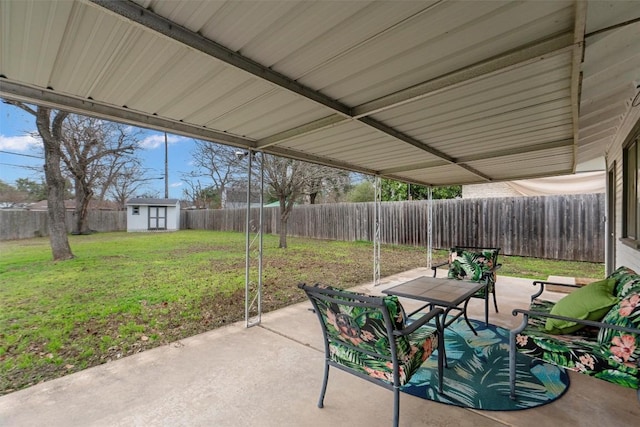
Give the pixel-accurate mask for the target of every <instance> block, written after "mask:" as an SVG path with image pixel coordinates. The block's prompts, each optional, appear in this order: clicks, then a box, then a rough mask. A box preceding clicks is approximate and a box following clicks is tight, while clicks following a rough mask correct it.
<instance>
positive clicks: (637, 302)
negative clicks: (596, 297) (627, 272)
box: [598, 293, 640, 363]
mask: <svg viewBox="0 0 640 427" xmlns="http://www.w3.org/2000/svg"><path fill="white" fill-rule="evenodd" d="M602 322H603V323H608V324H610V325H617V326H623V327H627V328H634V329H638V330H640V294H638V293H633V294H628V295H627V296H626V297H625V298H623V299H622V300H621V301H620V302H619V303H617V304H616V305H614V306H613V307H612V308H611V310H609V313H607V314H606V316H605V317H604V319H602ZM598 343H599V344H601V345H602V346H604V347H605V348H607V349H608V350H609V351H610V352H611V354H612V355H613V357H614V358H615V359H616V360H618V361H619V362H623V363H625V362H634V361H636V360H637V359H638V358H640V334H638V333H633V332H624V331H617V330H614V329H606V328H603V329H600V332H599V333H598Z"/></svg>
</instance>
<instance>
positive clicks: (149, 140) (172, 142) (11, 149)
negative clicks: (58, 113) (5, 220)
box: [0, 102, 194, 199]
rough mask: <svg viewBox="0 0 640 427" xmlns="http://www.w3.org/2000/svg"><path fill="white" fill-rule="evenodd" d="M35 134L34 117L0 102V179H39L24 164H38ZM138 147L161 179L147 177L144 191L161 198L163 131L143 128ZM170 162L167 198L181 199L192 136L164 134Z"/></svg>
mask: <svg viewBox="0 0 640 427" xmlns="http://www.w3.org/2000/svg"><path fill="white" fill-rule="evenodd" d="M34 132H35V133H36V135H37V132H36V122H35V117H34V116H32V115H31V114H29V113H27V112H25V111H23V110H21V109H20V108H18V107H15V106H13V105H7V104H4V103H2V102H0V181H3V182H5V183H7V184H10V185H15V182H16V179H19V178H29V179H31V180H32V181H37V182H41V181H42V180H43V179H44V173H38V172H35V171H33V170H32V169H29V168H27V167H25V166H41V165H43V164H44V160H43V159H42V158H41V156H42V154H41V151H40V149H41V147H42V142H41V141H40V140H39V139H36V138H33V137H32V136H31V134H33V133H34ZM142 138H143V139H142V141H141V143H140V146H141V148H142V149H141V150H140V151H139V152H138V155H139V156H140V158H141V159H142V162H143V165H142V167H143V168H145V169H146V170H147V171H148V172H147V176H148V177H151V178H160V179H153V180H149V181H148V184H146V185H145V187H144V189H141V191H143V192H147V191H150V192H157V195H158V196H159V197H164V189H165V183H164V133H162V132H157V131H152V130H148V129H142ZM167 141H168V144H167V146H168V149H167V151H168V163H169V198H175V199H181V198H183V197H184V196H183V189H184V188H185V184H184V183H183V182H182V180H181V178H182V176H183V175H184V174H186V173H188V172H190V171H191V170H192V169H193V166H192V158H191V152H192V151H193V148H194V142H193V139H191V138H185V137H182V136H178V135H172V134H167Z"/></svg>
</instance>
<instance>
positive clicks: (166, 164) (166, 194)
mask: <svg viewBox="0 0 640 427" xmlns="http://www.w3.org/2000/svg"><path fill="white" fill-rule="evenodd" d="M168 153H169V149H168V148H167V133H166V132H165V133H164V198H165V199H168V198H169V156H168Z"/></svg>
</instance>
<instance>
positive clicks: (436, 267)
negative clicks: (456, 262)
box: [431, 261, 449, 277]
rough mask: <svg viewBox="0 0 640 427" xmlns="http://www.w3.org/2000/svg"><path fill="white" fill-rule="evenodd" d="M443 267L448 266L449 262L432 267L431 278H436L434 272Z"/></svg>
mask: <svg viewBox="0 0 640 427" xmlns="http://www.w3.org/2000/svg"><path fill="white" fill-rule="evenodd" d="M445 265H449V261H445V262H441V263H440V264H436V265H432V266H431V269H432V270H433V277H436V270H437V269H438V268H440V267H444V266H445Z"/></svg>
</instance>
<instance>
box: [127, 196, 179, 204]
mask: <svg viewBox="0 0 640 427" xmlns="http://www.w3.org/2000/svg"><path fill="white" fill-rule="evenodd" d="M178 202H179V200H178V199H152V198H149V197H138V198H133V199H129V200H127V205H149V206H174V205H177V204H178Z"/></svg>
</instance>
